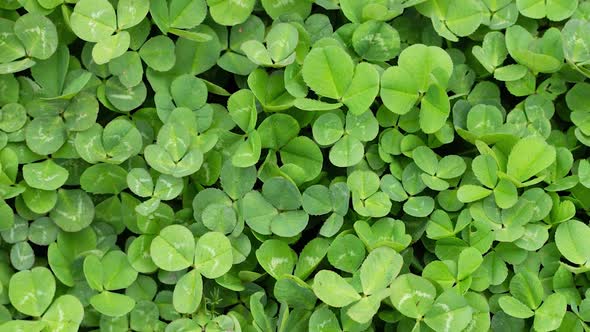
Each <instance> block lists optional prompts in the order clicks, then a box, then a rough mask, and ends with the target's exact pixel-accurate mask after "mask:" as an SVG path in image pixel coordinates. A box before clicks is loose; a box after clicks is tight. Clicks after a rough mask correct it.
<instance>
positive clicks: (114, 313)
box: [90, 291, 135, 317]
mask: <svg viewBox="0 0 590 332" xmlns="http://www.w3.org/2000/svg"><path fill="white" fill-rule="evenodd" d="M90 305H92V307H93V308H94V309H96V311H98V312H99V313H101V314H103V315H107V316H111V317H119V316H123V315H125V314H127V313H129V312H130V311H131V310H133V308H134V307H135V300H133V299H132V298H130V297H129V296H126V295H123V294H119V293H112V292H106V291H105V292H101V293H100V294H97V295H93V296H92V297H91V298H90Z"/></svg>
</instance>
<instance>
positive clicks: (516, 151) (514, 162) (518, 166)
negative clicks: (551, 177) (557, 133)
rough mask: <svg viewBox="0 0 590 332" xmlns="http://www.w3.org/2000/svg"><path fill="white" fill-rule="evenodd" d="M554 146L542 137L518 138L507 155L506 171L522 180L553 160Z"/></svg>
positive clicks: (538, 171) (545, 166)
mask: <svg viewBox="0 0 590 332" xmlns="http://www.w3.org/2000/svg"><path fill="white" fill-rule="evenodd" d="M555 155H556V153H555V148H554V147H553V146H551V145H549V144H547V143H546V142H545V141H544V140H543V139H542V138H540V137H536V136H529V137H525V138H523V139H521V140H519V141H518V142H517V143H516V144H515V145H514V147H512V150H511V151H510V155H509V156H508V163H507V165H506V173H507V174H508V175H510V176H512V177H514V178H515V179H517V180H518V181H521V182H524V181H525V180H528V179H529V178H531V177H532V176H534V175H536V174H538V173H540V172H541V171H543V170H544V169H546V168H547V167H549V166H550V165H551V164H552V163H553V162H554V161H555Z"/></svg>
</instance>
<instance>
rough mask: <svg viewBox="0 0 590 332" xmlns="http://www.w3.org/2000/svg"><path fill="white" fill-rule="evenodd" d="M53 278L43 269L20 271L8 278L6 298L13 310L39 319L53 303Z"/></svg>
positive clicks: (47, 270) (48, 271)
mask: <svg viewBox="0 0 590 332" xmlns="http://www.w3.org/2000/svg"><path fill="white" fill-rule="evenodd" d="M55 287H56V285H55V278H54V277H53V274H52V273H51V271H50V270H49V269H47V268H45V267H35V268H33V269H31V270H26V271H20V272H17V273H15V274H14V275H12V277H10V284H9V288H8V291H9V293H8V297H9V299H10V303H11V304H12V305H13V306H14V308H15V309H17V310H18V311H20V312H21V313H23V314H25V315H29V316H35V317H40V316H41V315H42V314H43V313H44V312H45V310H46V309H47V308H48V307H49V305H50V304H51V302H52V301H53V296H54V295H55Z"/></svg>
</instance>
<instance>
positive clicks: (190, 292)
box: [172, 270, 203, 314]
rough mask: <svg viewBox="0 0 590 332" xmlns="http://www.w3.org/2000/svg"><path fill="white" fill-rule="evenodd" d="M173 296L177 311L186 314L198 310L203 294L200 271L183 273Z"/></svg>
mask: <svg viewBox="0 0 590 332" xmlns="http://www.w3.org/2000/svg"><path fill="white" fill-rule="evenodd" d="M172 296H173V297H172V304H173V305H174V309H176V311H178V312H181V313H186V314H190V313H193V312H195V311H197V309H198V308H199V305H200V303H201V298H202V296H203V278H201V275H200V274H199V272H197V270H192V271H190V272H188V273H187V274H185V275H183V276H182V277H181V278H180V280H178V282H177V283H176V285H175V286H174V293H173V295H172Z"/></svg>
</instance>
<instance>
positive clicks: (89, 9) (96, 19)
mask: <svg viewBox="0 0 590 332" xmlns="http://www.w3.org/2000/svg"><path fill="white" fill-rule="evenodd" d="M70 24H71V27H72V31H74V33H75V34H76V35H77V36H78V37H79V38H80V39H83V40H85V41H89V42H99V41H101V40H103V39H105V38H107V37H109V36H110V35H111V34H113V32H115V30H116V29H117V15H116V14H115V9H114V8H113V6H112V5H111V4H110V2H109V1H107V0H98V1H94V0H81V1H78V2H77V3H76V6H75V7H74V11H73V12H72V16H71V17H70Z"/></svg>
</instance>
